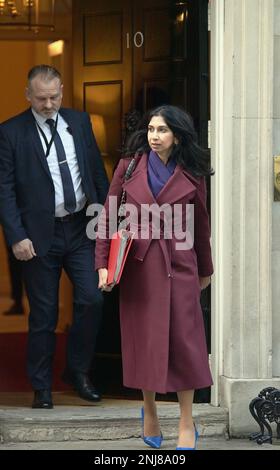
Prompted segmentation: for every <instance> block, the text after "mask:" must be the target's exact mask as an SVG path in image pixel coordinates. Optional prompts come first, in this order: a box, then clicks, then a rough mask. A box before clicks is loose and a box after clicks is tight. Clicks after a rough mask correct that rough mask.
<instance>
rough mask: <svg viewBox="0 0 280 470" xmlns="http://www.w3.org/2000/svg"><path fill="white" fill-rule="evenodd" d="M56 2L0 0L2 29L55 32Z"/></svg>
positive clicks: (46, 0)
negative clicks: (47, 30)
mask: <svg viewBox="0 0 280 470" xmlns="http://www.w3.org/2000/svg"><path fill="white" fill-rule="evenodd" d="M54 11H55V0H0V28H1V27H2V26H6V27H9V28H14V27H17V28H21V27H22V28H25V29H28V30H30V31H31V30H33V31H35V32H38V31H39V29H40V28H48V29H51V30H52V31H53V30H54V27H55V25H54Z"/></svg>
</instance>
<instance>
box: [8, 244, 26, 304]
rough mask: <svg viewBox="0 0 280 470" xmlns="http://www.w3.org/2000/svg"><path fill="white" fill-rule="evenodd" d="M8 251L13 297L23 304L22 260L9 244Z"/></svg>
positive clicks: (16, 301) (17, 302)
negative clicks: (15, 254)
mask: <svg viewBox="0 0 280 470" xmlns="http://www.w3.org/2000/svg"><path fill="white" fill-rule="evenodd" d="M7 251H8V263H9V272H10V281H11V298H12V299H13V300H14V301H15V303H16V304H17V305H21V304H22V297H23V272H22V261H19V260H17V259H16V258H15V256H14V254H13V251H12V248H10V247H8V246H7Z"/></svg>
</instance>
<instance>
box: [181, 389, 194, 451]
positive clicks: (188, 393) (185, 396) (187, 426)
mask: <svg viewBox="0 0 280 470" xmlns="http://www.w3.org/2000/svg"><path fill="white" fill-rule="evenodd" d="M177 395H178V401H179V405H180V422H179V438H178V447H194V445H195V430H194V425H193V417H192V404H193V395H194V390H185V391H183V392H177Z"/></svg>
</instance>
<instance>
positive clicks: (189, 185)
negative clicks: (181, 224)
mask: <svg viewBox="0 0 280 470" xmlns="http://www.w3.org/2000/svg"><path fill="white" fill-rule="evenodd" d="M197 184H198V180H197V178H195V177H193V176H191V175H189V173H187V172H186V171H185V170H182V168H181V167H180V166H178V165H177V167H176V168H175V171H174V173H173V175H172V176H171V178H169V180H168V181H167V183H166V185H165V186H164V187H163V188H162V190H161V191H160V193H159V194H158V196H157V202H158V204H159V205H162V204H164V203H169V204H174V203H176V201H180V200H181V199H184V198H186V197H187V196H189V195H190V194H191V193H193V192H194V191H195V190H196V185H197Z"/></svg>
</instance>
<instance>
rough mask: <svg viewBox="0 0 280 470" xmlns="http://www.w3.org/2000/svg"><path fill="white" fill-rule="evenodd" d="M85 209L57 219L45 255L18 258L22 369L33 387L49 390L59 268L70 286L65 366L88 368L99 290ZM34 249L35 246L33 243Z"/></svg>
mask: <svg viewBox="0 0 280 470" xmlns="http://www.w3.org/2000/svg"><path fill="white" fill-rule="evenodd" d="M86 224H87V218H86V215H85V211H84V210H83V211H81V212H80V213H78V214H75V217H74V218H73V219H70V220H68V221H67V222H62V221H60V220H56V222H55V234H54V240H53V243H52V246H51V249H50V250H49V252H48V253H47V255H46V256H43V257H41V258H39V257H38V258H37V257H34V258H33V259H32V260H30V261H27V262H26V263H23V265H24V279H25V286H26V292H27V296H28V300H29V304H30V315H29V334H28V351H27V372H28V376H29V378H30V381H31V384H32V387H33V389H34V390H40V389H49V388H51V384H52V362H53V357H54V353H55V329H56V326H57V321H58V291H59V280H60V276H61V272H62V268H64V270H65V271H66V273H67V275H68V276H69V278H70V280H71V281H72V284H73V287H74V304H73V322H72V325H71V328H70V331H69V335H68V339H67V353H66V367H67V368H68V369H70V370H71V371H73V372H85V373H86V372H88V371H89V369H90V365H91V361H92V358H93V354H94V347H95V340H96V335H97V332H98V328H99V325H100V320H101V315H102V304H103V294H102V293H101V292H100V291H99V290H98V287H97V286H98V275H97V273H96V272H95V270H94V243H93V242H92V241H91V240H89V239H88V238H87V236H86ZM35 249H36V248H35Z"/></svg>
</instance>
